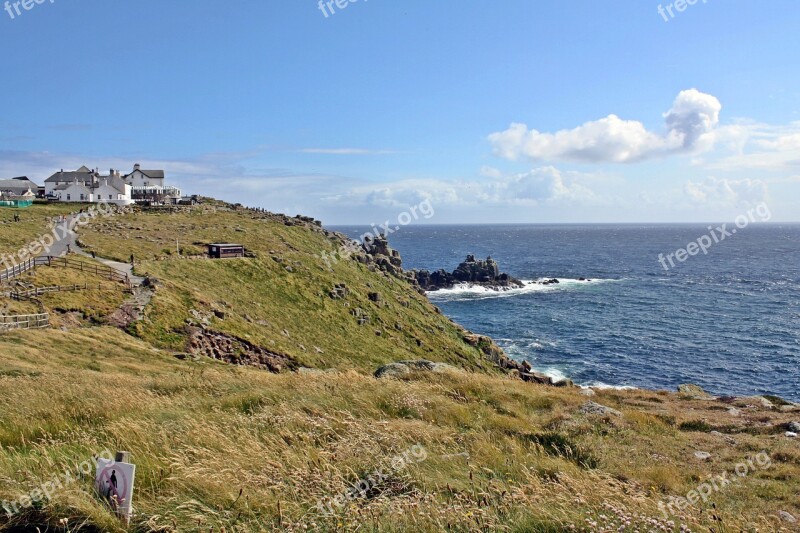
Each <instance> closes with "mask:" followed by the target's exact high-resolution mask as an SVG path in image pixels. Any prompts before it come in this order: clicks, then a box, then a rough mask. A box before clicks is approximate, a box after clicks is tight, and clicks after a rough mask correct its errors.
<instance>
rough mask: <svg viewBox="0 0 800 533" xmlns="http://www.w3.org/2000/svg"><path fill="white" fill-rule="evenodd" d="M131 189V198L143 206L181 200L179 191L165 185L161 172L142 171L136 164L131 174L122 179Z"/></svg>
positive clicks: (172, 202) (162, 172) (173, 202)
mask: <svg viewBox="0 0 800 533" xmlns="http://www.w3.org/2000/svg"><path fill="white" fill-rule="evenodd" d="M122 179H123V180H125V183H127V184H128V185H130V186H131V187H132V195H133V196H132V198H133V200H134V201H135V202H136V203H143V204H175V203H178V201H179V200H180V198H181V190H180V189H179V188H177V187H172V186H170V185H167V184H166V183H165V178H164V171H163V170H143V169H142V168H141V165H139V164H138V163H137V164H136V165H133V172H131V173H130V174H126V175H125V176H123V177H122Z"/></svg>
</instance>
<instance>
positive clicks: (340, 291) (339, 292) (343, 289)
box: [328, 283, 350, 300]
mask: <svg viewBox="0 0 800 533" xmlns="http://www.w3.org/2000/svg"><path fill="white" fill-rule="evenodd" d="M348 294H350V289H348V288H347V285H345V284H344V283H337V284H336V286H335V287H334V288H333V289H331V290H330V292H329V293H328V295H329V296H330V297H331V298H333V299H334V300H341V299H342V298H347V295H348Z"/></svg>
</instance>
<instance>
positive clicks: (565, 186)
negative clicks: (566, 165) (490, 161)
mask: <svg viewBox="0 0 800 533" xmlns="http://www.w3.org/2000/svg"><path fill="white" fill-rule="evenodd" d="M581 178H582V176H581V175H580V174H578V173H574V172H570V173H566V174H565V173H562V172H561V171H560V170H558V169H557V168H555V167H552V166H550V167H541V168H536V169H533V170H531V171H529V172H524V173H522V174H516V175H514V176H510V177H507V178H501V179H498V180H496V181H493V182H490V183H488V184H487V185H486V186H485V187H484V190H483V191H481V192H480V193H479V195H478V197H479V199H481V200H484V201H488V202H493V203H500V204H502V203H507V204H522V205H540V204H544V203H575V204H591V203H596V201H597V200H598V197H597V195H596V194H595V193H594V192H593V191H592V190H591V189H589V188H588V187H586V186H585V185H583V184H582V183H581Z"/></svg>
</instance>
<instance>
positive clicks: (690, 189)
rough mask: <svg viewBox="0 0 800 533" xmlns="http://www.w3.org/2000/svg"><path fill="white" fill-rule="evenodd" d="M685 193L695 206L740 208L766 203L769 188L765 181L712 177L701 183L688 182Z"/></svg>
mask: <svg viewBox="0 0 800 533" xmlns="http://www.w3.org/2000/svg"><path fill="white" fill-rule="evenodd" d="M684 193H685V194H686V197H687V198H688V199H689V201H690V202H691V203H693V204H702V205H708V206H721V207H739V206H751V205H755V204H759V203H761V202H764V201H765V200H766V199H767V194H768V187H767V184H766V183H765V182H764V181H762V180H757V179H755V180H753V179H742V180H729V179H720V178H715V177H710V178H707V179H706V180H704V181H701V182H694V181H691V180H690V181H688V182H686V185H685V187H684Z"/></svg>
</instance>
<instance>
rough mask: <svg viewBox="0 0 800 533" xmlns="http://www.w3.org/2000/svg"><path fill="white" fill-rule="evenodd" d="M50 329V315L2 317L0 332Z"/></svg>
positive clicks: (0, 316) (0, 318) (0, 319)
mask: <svg viewBox="0 0 800 533" xmlns="http://www.w3.org/2000/svg"><path fill="white" fill-rule="evenodd" d="M48 327H50V315H49V314H48V313H39V314H35V315H0V331H7V330H11V329H44V328H48Z"/></svg>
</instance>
